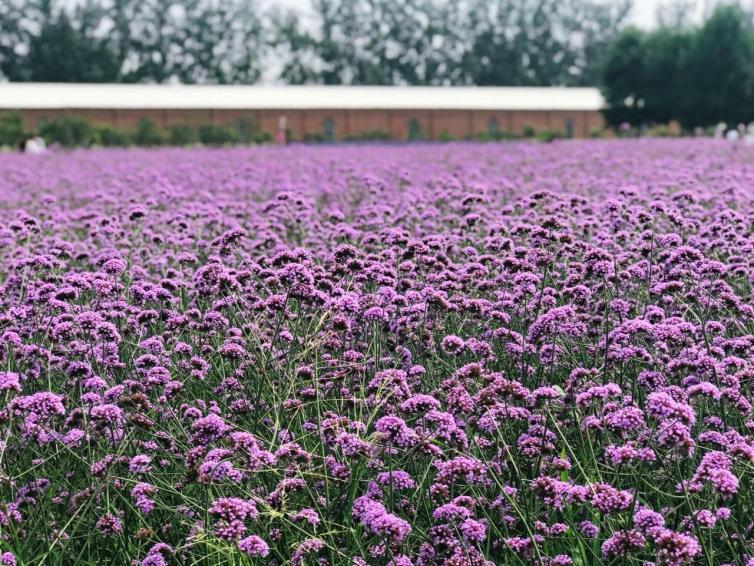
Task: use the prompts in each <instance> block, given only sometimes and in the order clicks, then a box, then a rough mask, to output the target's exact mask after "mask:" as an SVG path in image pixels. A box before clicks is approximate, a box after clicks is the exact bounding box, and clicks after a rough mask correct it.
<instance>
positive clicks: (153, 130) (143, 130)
mask: <svg viewBox="0 0 754 566" xmlns="http://www.w3.org/2000/svg"><path fill="white" fill-rule="evenodd" d="M133 139H134V143H135V144H136V145H141V146H146V147H154V146H157V145H162V144H163V143H165V137H164V136H163V134H162V132H161V131H160V130H159V128H158V127H157V124H155V123H154V122H153V121H152V120H150V119H149V118H142V119H141V120H139V122H138V124H136V132H134V138H133Z"/></svg>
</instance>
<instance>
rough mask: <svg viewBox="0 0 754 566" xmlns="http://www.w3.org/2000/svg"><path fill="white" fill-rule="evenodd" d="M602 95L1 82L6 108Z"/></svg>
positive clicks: (550, 90)
mask: <svg viewBox="0 0 754 566" xmlns="http://www.w3.org/2000/svg"><path fill="white" fill-rule="evenodd" d="M603 105H604V100H603V98H602V95H601V94H600V92H599V90H598V89H596V88H566V87H541V88H540V87H416V86H397V87H389V86H388V87H385V86H235V85H232V86H231V85H222V86H220V85H153V84H78V83H0V108H4V109H11V108H15V109H60V108H70V109H114V108H118V109H149V108H154V109H196V108H215V109H248V110H251V109H254V110H264V109H290V110H295V109H322V110H329V109H333V110H334V109H395V110H401V109H413V110H417V109H428V110H572V111H573V110H592V111H596V110H600V109H601V108H602V107H603Z"/></svg>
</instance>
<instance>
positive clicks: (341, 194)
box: [0, 140, 754, 566]
mask: <svg viewBox="0 0 754 566" xmlns="http://www.w3.org/2000/svg"><path fill="white" fill-rule="evenodd" d="M0 195H2V208H1V209H0V564H5V565H12V564H61V565H63V564H66V565H69V564H80V563H81V564H124V565H132V564H133V565H138V564H141V565H144V566H162V565H179V564H273V565H275V564H277V565H288V564H290V565H293V566H296V565H315V564H316V565H321V566H325V565H340V564H345V565H351V564H353V565H357V566H363V565H376V566H412V565H413V566H486V565H493V564H522V565H532V564H534V565H538V566H550V565H558V566H566V565H569V564H573V565H582V566H586V565H590V564H595V565H596V564H636V565H639V564H654V565H657V566H678V565H682V564H716V565H717V564H720V565H722V564H730V565H733V564H741V565H747V566H751V565H754V495H753V494H754V491H753V490H752V479H753V478H754V408H753V407H754V406H753V405H752V403H753V402H754V390H753V389H752V388H753V387H754V295H753V294H752V291H753V288H752V282H753V281H754V152H753V151H752V150H751V149H749V148H743V147H742V148H738V149H735V148H732V147H729V146H727V145H723V144H720V143H718V142H716V141H710V140H685V141H684V140H666V141H662V140H651V141H650V140H634V141H608V142H605V141H581V142H569V143H554V144H525V143H521V144H506V145H483V146H482V145H475V144H448V145H442V146H437V145H416V146H392V147H391V146H368V147H367V146H365V147H329V148H328V147H326V148H307V147H288V148H264V149H258V150H248V149H229V150H158V151H147V150H143V151H139V150H133V151H125V150H123V151H120V150H117V151H78V152H74V153H68V154H55V155H49V156H42V157H39V156H20V155H8V154H6V155H0Z"/></svg>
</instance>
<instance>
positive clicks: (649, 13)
mask: <svg viewBox="0 0 754 566" xmlns="http://www.w3.org/2000/svg"><path fill="white" fill-rule="evenodd" d="M448 1H450V2H452V1H454V0H448ZM602 1H603V2H610V1H611V0H602ZM672 1H673V0H634V2H633V4H634V7H633V13H632V14H631V21H632V23H634V24H635V25H638V26H640V27H652V26H653V25H654V24H655V15H656V13H657V8H658V6H660V5H663V4H668V3H669V2H672ZM712 2H714V0H695V1H694V3H695V4H696V6H697V9H696V10H695V12H696V13H695V14H694V16H693V18H694V19H696V18H697V17H698V16H699V14H700V13H701V10H702V7H703V5H704V4H705V3H707V4H710V3H712ZM266 3H267V4H268V5H270V6H286V7H290V8H294V9H296V10H305V9H306V8H307V7H308V6H309V5H310V4H309V0H266Z"/></svg>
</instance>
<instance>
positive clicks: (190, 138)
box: [170, 124, 197, 145]
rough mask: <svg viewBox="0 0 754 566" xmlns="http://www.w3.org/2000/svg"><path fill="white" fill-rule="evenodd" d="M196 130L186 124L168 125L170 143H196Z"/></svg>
mask: <svg viewBox="0 0 754 566" xmlns="http://www.w3.org/2000/svg"><path fill="white" fill-rule="evenodd" d="M196 141H197V135H196V130H195V129H194V128H192V127H191V126H188V125H186V124H177V125H175V126H171V127H170V145H191V144H192V143H196Z"/></svg>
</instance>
